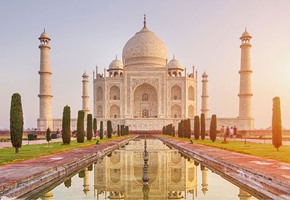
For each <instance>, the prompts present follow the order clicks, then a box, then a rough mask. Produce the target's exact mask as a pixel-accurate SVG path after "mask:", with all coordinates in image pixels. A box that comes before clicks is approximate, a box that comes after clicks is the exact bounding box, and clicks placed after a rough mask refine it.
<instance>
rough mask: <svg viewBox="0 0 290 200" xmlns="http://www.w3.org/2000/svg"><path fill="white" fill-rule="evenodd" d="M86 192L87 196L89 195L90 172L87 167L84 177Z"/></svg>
mask: <svg viewBox="0 0 290 200" xmlns="http://www.w3.org/2000/svg"><path fill="white" fill-rule="evenodd" d="M83 186H84V190H83V191H84V193H85V195H86V196H88V193H89V191H90V172H89V170H88V168H86V169H85V177H84V185H83Z"/></svg>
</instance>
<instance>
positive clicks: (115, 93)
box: [110, 85, 120, 100]
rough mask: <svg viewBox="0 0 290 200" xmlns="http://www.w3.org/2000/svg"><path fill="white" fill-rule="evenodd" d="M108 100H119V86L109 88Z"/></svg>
mask: <svg viewBox="0 0 290 200" xmlns="http://www.w3.org/2000/svg"><path fill="white" fill-rule="evenodd" d="M110 100H120V88H119V87H118V86H116V85H113V86H112V87H111V88H110Z"/></svg>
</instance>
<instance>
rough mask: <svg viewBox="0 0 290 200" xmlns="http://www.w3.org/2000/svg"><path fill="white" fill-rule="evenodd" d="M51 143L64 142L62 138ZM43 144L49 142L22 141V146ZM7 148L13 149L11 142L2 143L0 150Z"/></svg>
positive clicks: (0, 143)
mask: <svg viewBox="0 0 290 200" xmlns="http://www.w3.org/2000/svg"><path fill="white" fill-rule="evenodd" d="M71 139H72V140H75V138H71ZM50 142H62V139H61V138H57V139H52V140H51V141H50ZM43 143H47V141H46V140H45V139H40V140H29V143H28V140H22V145H28V144H43ZM6 147H12V144H11V142H10V141H9V142H0V148H6Z"/></svg>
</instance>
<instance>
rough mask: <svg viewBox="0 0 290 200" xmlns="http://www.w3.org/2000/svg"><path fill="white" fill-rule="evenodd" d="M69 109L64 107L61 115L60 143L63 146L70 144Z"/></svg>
mask: <svg viewBox="0 0 290 200" xmlns="http://www.w3.org/2000/svg"><path fill="white" fill-rule="evenodd" d="M70 132H71V130H70V107H69V106H65V107H64V108H63V113H62V134H61V137H62V142H63V143H64V144H70V141H71V136H70Z"/></svg>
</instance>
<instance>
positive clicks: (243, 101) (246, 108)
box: [239, 29, 253, 118]
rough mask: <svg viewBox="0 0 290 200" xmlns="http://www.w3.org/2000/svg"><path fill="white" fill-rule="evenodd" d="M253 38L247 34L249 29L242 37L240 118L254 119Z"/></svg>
mask: <svg viewBox="0 0 290 200" xmlns="http://www.w3.org/2000/svg"><path fill="white" fill-rule="evenodd" d="M251 38H252V36H251V35H250V34H249V33H248V32H247V29H246V30H245V32H244V33H243V35H242V36H241V37H240V39H241V41H242V44H241V45H240V47H241V69H240V71H239V73H240V93H239V98H240V105H239V118H252V96H253V93H252V83H251V81H252V80H251V79H252V78H251V76H252V70H251V55H250V50H251V47H252V45H251V43H250V40H251Z"/></svg>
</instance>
